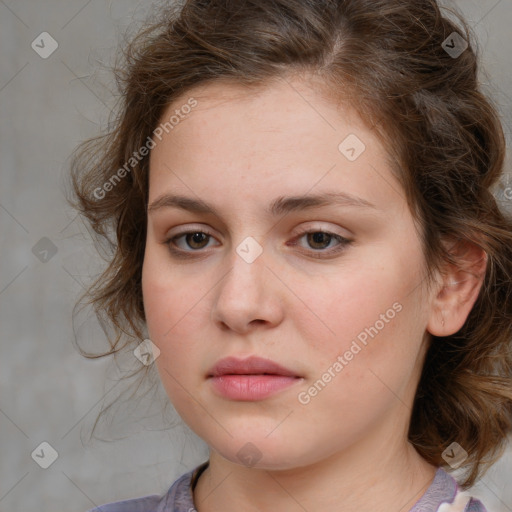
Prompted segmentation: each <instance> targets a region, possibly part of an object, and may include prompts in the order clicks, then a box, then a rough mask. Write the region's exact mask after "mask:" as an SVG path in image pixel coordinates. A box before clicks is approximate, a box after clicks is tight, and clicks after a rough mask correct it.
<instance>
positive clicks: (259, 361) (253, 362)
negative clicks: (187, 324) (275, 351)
mask: <svg viewBox="0 0 512 512" xmlns="http://www.w3.org/2000/svg"><path fill="white" fill-rule="evenodd" d="M223 375H271V376H281V377H296V378H301V376H300V375H297V373H296V372H294V371H293V370H291V369H289V368H285V367H284V366H281V365H280V364H278V363H276V362H274V361H272V360H270V359H263V358H261V357H256V356H251V357H249V358H247V359H238V358H236V357H226V358H225V359H221V360H220V361H218V362H217V363H216V364H215V365H214V366H213V367H212V368H211V369H210V371H209V373H208V375H207V377H208V378H210V377H222V376H223Z"/></svg>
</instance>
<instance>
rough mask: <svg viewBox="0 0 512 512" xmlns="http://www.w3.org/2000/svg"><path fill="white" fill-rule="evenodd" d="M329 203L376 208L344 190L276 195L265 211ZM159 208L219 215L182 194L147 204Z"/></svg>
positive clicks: (279, 212)
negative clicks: (299, 194) (311, 193)
mask: <svg viewBox="0 0 512 512" xmlns="http://www.w3.org/2000/svg"><path fill="white" fill-rule="evenodd" d="M329 205H337V206H352V207H358V208H365V209H374V210H378V208H377V207H376V206H375V205H374V204H372V203H370V202H369V201H366V200H365V199H363V198H361V197H357V196H353V195H351V194H347V193H345V192H324V193H322V194H314V195H301V196H287V197H285V196H280V197H277V198H276V199H274V200H273V201H272V202H271V203H270V205H269V206H268V207H267V208H266V210H265V213H266V214H267V215H272V216H278V215H283V214H285V213H289V212H293V211H300V210H306V209H311V208H317V207H321V206H329ZM161 208H180V209H182V210H187V211H190V212H193V213H202V214H212V215H215V216H217V217H220V215H219V212H218V211H217V209H216V208H215V207H214V206H213V205H211V204H209V203H207V202H206V201H203V200H202V199H194V198H191V197H187V196H182V195H172V194H164V195H162V196H160V197H158V198H157V199H155V201H153V202H152V203H151V204H150V205H149V207H148V213H149V212H154V211H156V210H159V209H161Z"/></svg>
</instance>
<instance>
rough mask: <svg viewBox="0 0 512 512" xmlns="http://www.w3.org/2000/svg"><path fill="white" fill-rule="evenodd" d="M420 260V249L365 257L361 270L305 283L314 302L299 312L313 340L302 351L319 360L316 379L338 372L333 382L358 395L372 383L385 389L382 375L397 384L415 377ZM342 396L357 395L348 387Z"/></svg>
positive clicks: (394, 386) (421, 322) (419, 335)
mask: <svg viewBox="0 0 512 512" xmlns="http://www.w3.org/2000/svg"><path fill="white" fill-rule="evenodd" d="M404 260H407V261H408V265H407V264H405V261H404ZM421 261H422V260H421V257H420V254H419V253H415V254H411V253H409V254H408V255H405V254H401V255H400V254H391V253H389V254H387V255H386V254H383V255H382V256H381V258H380V259H379V261H376V260H375V257H373V259H371V258H370V257H369V258H368V259H364V258H362V259H361V260H360V262H359V263H360V265H359V267H358V269H357V270H355V268H354V271H352V272H347V273H344V274H343V275H341V274H340V276H339V277H337V278H336V279H329V280H326V281H325V282H323V283H319V285H320V286H316V287H315V288H314V289H313V288H311V287H310V288H309V289H306V288H304V290H305V292H304V293H305V299H304V302H305V303H306V304H307V305H308V306H310V308H308V314H307V315H305V314H302V315H299V314H296V315H295V318H296V319H297V320H298V321H299V322H300V324H298V325H297V329H298V330H299V332H300V333H301V335H302V338H303V339H304V340H305V342H306V343H305V350H304V353H303V355H302V356H301V357H303V358H304V360H307V361H315V363H316V364H315V365H314V366H315V370H316V371H317V374H316V375H314V376H313V375H312V376H311V377H314V378H321V379H322V380H329V379H330V378H331V377H329V372H330V375H331V376H332V375H333V374H334V375H336V378H334V379H333V380H336V381H337V382H338V383H340V385H341V386H342V387H341V388H340V389H342V390H345V391H348V390H350V391H351V392H353V394H352V395H351V396H352V397H353V399H354V400H356V401H358V400H359V399H360V397H361V396H362V395H363V394H364V393H365V392H366V393H367V392H368V388H373V390H374V391H377V390H380V391H382V383H380V382H379V380H378V377H380V378H381V379H382V380H383V381H384V382H385V383H386V384H388V385H389V387H391V388H392V389H398V388H400V387H401V384H402V383H403V382H404V381H407V380H409V378H410V377H411V376H412V373H413V372H414V369H415V363H416V360H417V358H418V354H419V351H420V346H421V342H422V340H423V333H424V327H425V318H424V311H423V310H422V307H421V304H422V303H423V297H422V292H421V287H419V286H418V284H419V282H418V277H417V276H419V275H421ZM306 290H307V292H306ZM320 290H322V292H321V293H320ZM312 312H314V313H315V314H313V313H312ZM339 356H341V357H342V361H341V362H340V361H339V359H338V357H339ZM326 372H327V374H326ZM322 375H324V377H322ZM377 376H378V377H377ZM334 387H336V385H335V386H334ZM347 388H349V389H347ZM380 391H379V392H380ZM338 397H339V400H341V401H347V400H349V401H350V400H351V398H347V395H346V393H345V392H343V393H341V392H340V394H339V395H338ZM356 397H357V398H356ZM337 399H338V398H337Z"/></svg>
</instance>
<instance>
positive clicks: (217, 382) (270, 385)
mask: <svg viewBox="0 0 512 512" xmlns="http://www.w3.org/2000/svg"><path fill="white" fill-rule="evenodd" d="M300 380H302V379H300V378H298V377H286V376H284V375H221V376H219V377H211V378H210V381H211V383H212V385H213V388H214V389H215V390H216V391H217V392H218V393H219V394H220V395H222V396H223V397H226V398H230V399H231V400H247V401H249V400H262V399H263V398H267V397H268V396H271V395H273V394H275V393H277V392H278V391H281V390H282V389H285V388H287V387H289V386H291V385H293V384H295V383H296V382H298V381H300Z"/></svg>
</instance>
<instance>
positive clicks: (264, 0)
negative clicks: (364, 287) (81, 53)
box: [70, 0, 512, 488]
mask: <svg viewBox="0 0 512 512" xmlns="http://www.w3.org/2000/svg"><path fill="white" fill-rule="evenodd" d="M447 12H450V13H451V14H453V15H455V18H456V19H457V20H458V22H459V25H460V26H458V25H457V24H456V23H455V21H452V20H451V19H449V18H448V17H447V16H445V15H443V14H442V13H441V10H440V7H439V5H438V4H437V2H436V1H435V0H246V1H244V2H239V1H235V0H213V1H204V0H190V1H186V2H184V3H183V5H177V4H175V5H174V6H171V7H167V8H165V9H160V10H159V11H158V13H157V16H158V19H157V20H156V21H155V22H152V23H151V24H150V25H149V26H147V27H146V28H145V29H144V30H142V31H141V32H139V33H138V34H137V35H136V37H134V38H133V39H132V40H131V42H130V44H129V45H128V46H127V47H126V48H125V50H126V51H125V53H124V57H125V58H124V61H123V63H122V64H121V65H120V66H119V67H118V68H117V69H116V76H117V79H118V85H119V88H120V100H121V101H120V103H119V109H118V111H117V117H116V118H115V120H114V123H113V126H112V127H111V129H110V130H109V131H108V132H107V133H106V134H104V135H102V136H100V137H96V138H95V139H91V140H89V141H86V142H84V143H82V144H81V145H80V146H79V148H77V150H76V151H75V153H74V155H73V161H72V165H71V177H72V187H73V194H74V195H73V199H70V201H71V202H72V204H73V206H75V208H77V209H78V210H79V211H80V212H81V213H82V214H83V215H84V216H85V217H86V218H87V219H88V221H89V222H90V224H91V226H92V228H93V229H94V231H95V233H96V235H97V237H98V239H100V240H107V241H108V244H109V246H110V248H111V250H112V252H111V258H110V261H109V265H108V267H107V268H106V269H105V270H104V272H103V273H102V274H101V275H100V277H99V278H98V279H97V280H96V281H95V282H94V283H93V284H92V286H91V287H90V289H89V290H88V297H89V303H90V304H93V305H94V309H95V312H96V314H97V315H98V318H100V319H101V320H102V321H103V320H104V321H106V322H107V323H109V325H112V326H113V327H114V330H115V333H116V335H115V336H114V338H115V339H113V340H111V341H109V343H110V350H109V351H108V352H106V353H103V354H99V355H98V354H96V355H90V354H84V355H86V357H103V356H106V355H109V354H112V353H115V352H117V351H118V350H121V349H122V348H124V347H125V346H127V345H129V344H130V343H133V342H134V338H135V339H136V340H138V341H140V339H141V337H142V330H143V328H144V325H145V317H144V307H143V298H142V290H141V271H142V263H143V255H144V247H145V238H146V222H147V217H146V208H147V197H148V169H149V157H148V156H145V157H144V158H142V159H141V160H140V161H137V162H136V165H134V166H133V168H132V169H131V170H130V172H128V173H127V174H126V176H125V177H123V179H121V180H120V181H119V182H118V183H117V184H116V186H115V187H113V188H112V190H110V191H109V192H108V193H106V194H104V197H101V198H98V194H97V193H96V194H95V190H96V191H97V190H98V187H102V186H103V184H104V183H106V182H107V181H108V180H109V179H111V177H112V176H113V175H114V174H115V173H116V172H117V171H118V170H119V169H120V168H122V167H123V166H124V165H125V163H126V162H127V161H129V159H130V158H131V157H132V155H133V153H134V151H137V150H138V149H139V148H141V147H142V146H143V145H144V144H145V142H146V140H147V138H148V137H150V136H152V134H153V131H154V130H155V128H156V127H157V126H158V124H159V123H160V120H161V117H162V114H163V112H164V110H165V109H166V107H167V106H168V105H169V104H170V103H171V102H173V101H175V100H176V99H177V98H178V97H182V95H183V94H185V93H188V92H190V91H191V89H192V88H193V87H194V86H197V85H200V84H206V83H207V82H210V81H218V80H229V81H231V82H234V83H237V84H239V85H244V86H259V85H261V86H264V85H265V84H266V83H268V82H269V80H271V79H273V78H276V77H283V76H285V75H286V74H288V73H305V74H306V73H309V74H310V75H315V76H316V77H318V78H319V79H320V80H321V81H322V82H323V83H325V85H326V90H330V91H331V93H332V94H333V96H338V97H339V98H341V99H343V98H345V99H346V98H350V104H351V106H352V107H354V108H355V109H356V110H357V111H358V112H359V114H360V115H361V117H362V118H363V119H365V120H366V121H368V123H369V124H371V125H372V126H373V127H374V128H375V130H376V131H377V133H378V135H379V137H381V140H382V141H383V142H384V143H385V145H386V148H387V149H388V152H389V154H390V155H391V157H392V160H393V161H394V162H395V163H396V165H395V166H394V172H395V174H396V175H397V178H398V179H399V180H400V182H401V183H402V185H403V188H404V191H405V194H406V197H407V201H408V202H409V206H410V208H411V212H412V213H413V215H414V217H415V219H416V220H417V222H418V223H419V225H420V226H421V237H422V244H423V248H424V254H425V260H426V262H427V265H428V268H429V269H434V268H440V265H441V263H442V262H446V261H449V262H452V263H455V264H456V263H457V261H456V260H453V258H452V256H451V255H450V253H449V252H448V251H447V249H446V248H445V246H444V245H443V244H442V241H443V240H445V239H447V238H450V239H455V240H462V241H467V242H470V243H472V244H476V245H477V246H478V247H480V248H481V249H483V250H484V251H485V253H486V254H487V258H488V261H487V268H486V274H485V279H484V282H483V286H482V288H481V290H480V294H479V296H478V298H477V301H476V303H475V305H474V307H473V308H472V310H471V312H470V314H469V316H468V318H467V320H466V322H465V324H464V326H463V327H462V328H461V329H460V330H459V331H458V332H457V333H455V334H453V335H452V336H447V337H443V338H437V337H435V336H431V343H430V347H429V349H428V352H427V355H426V358H425V363H424V367H423V372H422V375H421V378H420V382H419V385H418V389H417V394H416V397H415V402H414V406H413V411H412V416H411V422H410V428H409V440H410V442H411V443H412V444H413V445H414V446H415V448H416V449H417V451H418V452H419V453H420V454H421V456H423V457H424V458H425V459H426V460H427V461H428V462H430V463H431V464H434V465H436V466H444V467H446V462H445V461H444V460H443V458H442V452H443V450H444V449H445V448H446V447H447V446H448V445H449V444H450V443H451V442H452V441H457V442H458V443H459V444H460V445H461V446H462V447H464V449H465V450H466V451H467V452H468V459H467V460H466V461H465V463H464V466H463V467H464V468H465V469H466V474H465V479H464V480H463V481H462V482H461V485H462V487H463V488H467V487H469V486H471V485H473V483H474V482H475V481H476V479H477V477H478V476H479V474H480V471H481V470H482V469H487V467H488V465H489V464H491V463H493V462H494V461H495V460H496V459H497V458H498V457H499V456H500V455H501V453H502V452H503V448H504V445H505V441H506V438H507V435H508V434H509V433H510V432H511V430H512V390H511V388H512V350H511V333H512V284H511V283H512V220H511V219H510V217H507V215H506V213H505V212H504V211H501V210H500V208H499V207H498V204H497V201H496V198H495V197H494V195H493V193H492V188H493V187H494V186H496V185H497V184H498V180H499V179H500V176H501V175H502V173H503V168H504V158H505V148H506V143H505V138H504V134H503V129H502V126H501V122H500V119H499V116H498V113H497V109H496V108H495V107H494V106H493V104H492V102H491V100H490V99H489V98H488V97H486V96H485V95H484V94H483V93H482V92H481V90H480V86H479V83H478V78H477V73H478V66H477V64H478V58H477V54H476V52H475V50H474V48H473V45H474V42H473V39H476V38H475V37H474V35H473V34H472V33H471V31H470V29H469V27H468V26H467V24H466V22H465V21H464V19H463V17H462V16H461V15H460V14H459V13H457V12H455V11H452V10H451V11H447ZM453 32H458V33H459V34H461V35H462V36H463V38H464V39H465V40H466V41H467V42H468V43H469V47H468V48H467V49H466V50H465V51H464V52H463V53H462V54H461V55H460V56H459V57H457V58H452V57H451V56H450V55H449V54H448V53H447V52H446V51H445V50H444V48H443V47H442V43H443V41H445V40H446V39H447V38H448V37H449V36H450V35H451V34H452V33H453ZM123 338H125V344H124V345H122V346H120V342H121V340H122V339H123ZM82 353H83V352H82Z"/></svg>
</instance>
